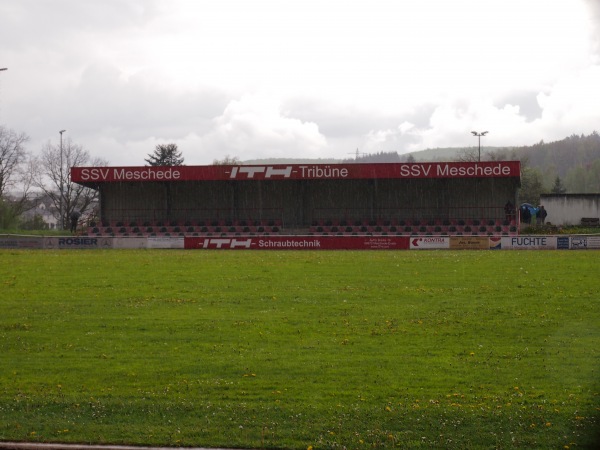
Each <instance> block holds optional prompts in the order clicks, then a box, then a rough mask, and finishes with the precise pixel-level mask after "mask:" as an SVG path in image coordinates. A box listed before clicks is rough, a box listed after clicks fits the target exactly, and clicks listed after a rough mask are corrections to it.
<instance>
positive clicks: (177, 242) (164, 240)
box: [148, 237, 184, 248]
mask: <svg viewBox="0 0 600 450" xmlns="http://www.w3.org/2000/svg"><path fill="white" fill-rule="evenodd" d="M148 248H184V238H183V237H149V238H148Z"/></svg>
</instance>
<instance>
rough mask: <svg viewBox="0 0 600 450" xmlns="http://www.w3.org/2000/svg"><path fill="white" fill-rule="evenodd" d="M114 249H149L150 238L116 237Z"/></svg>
mask: <svg viewBox="0 0 600 450" xmlns="http://www.w3.org/2000/svg"><path fill="white" fill-rule="evenodd" d="M113 248H148V238H147V237H145V236H143V237H137V236H136V237H115V238H113Z"/></svg>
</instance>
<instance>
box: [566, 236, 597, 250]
mask: <svg viewBox="0 0 600 450" xmlns="http://www.w3.org/2000/svg"><path fill="white" fill-rule="evenodd" d="M571 248H572V249H573V250H587V249H590V250H592V249H600V236H571Z"/></svg>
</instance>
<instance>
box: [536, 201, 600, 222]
mask: <svg viewBox="0 0 600 450" xmlns="http://www.w3.org/2000/svg"><path fill="white" fill-rule="evenodd" d="M540 204H541V205H544V208H546V211H548V217H546V222H550V223H552V224H553V225H578V224H579V223H580V222H581V219H582V218H583V217H600V194H542V195H541V197H540Z"/></svg>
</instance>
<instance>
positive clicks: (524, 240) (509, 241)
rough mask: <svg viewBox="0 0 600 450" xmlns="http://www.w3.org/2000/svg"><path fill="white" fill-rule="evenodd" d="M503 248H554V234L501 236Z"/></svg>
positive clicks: (555, 247)
mask: <svg viewBox="0 0 600 450" xmlns="http://www.w3.org/2000/svg"><path fill="white" fill-rule="evenodd" d="M502 249H503V250H556V249H557V245H556V236H545V235H544V236H503V237H502Z"/></svg>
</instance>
